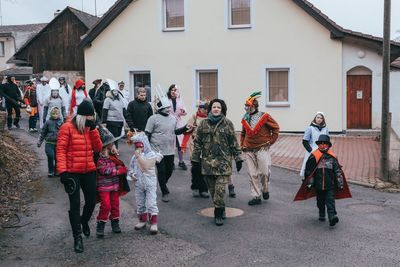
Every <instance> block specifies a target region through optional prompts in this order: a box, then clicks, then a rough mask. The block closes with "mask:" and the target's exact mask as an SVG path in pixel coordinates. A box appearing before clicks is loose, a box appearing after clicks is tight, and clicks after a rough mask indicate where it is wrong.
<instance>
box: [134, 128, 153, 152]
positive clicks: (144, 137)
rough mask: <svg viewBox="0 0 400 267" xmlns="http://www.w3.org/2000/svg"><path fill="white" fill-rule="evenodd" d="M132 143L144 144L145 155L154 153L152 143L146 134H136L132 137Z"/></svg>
mask: <svg viewBox="0 0 400 267" xmlns="http://www.w3.org/2000/svg"><path fill="white" fill-rule="evenodd" d="M131 141H132V142H133V143H135V142H142V143H143V146H144V149H143V152H144V154H148V153H152V152H153V151H152V149H151V146H150V142H149V139H148V138H147V135H146V134H145V133H144V132H140V133H135V134H134V135H133V136H132V137H131Z"/></svg>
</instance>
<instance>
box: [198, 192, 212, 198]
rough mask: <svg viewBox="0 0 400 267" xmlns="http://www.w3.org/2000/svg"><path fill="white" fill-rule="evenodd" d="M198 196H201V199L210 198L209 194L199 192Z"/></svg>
mask: <svg viewBox="0 0 400 267" xmlns="http://www.w3.org/2000/svg"><path fill="white" fill-rule="evenodd" d="M200 196H201V197H202V198H209V197H210V194H209V193H208V192H200Z"/></svg>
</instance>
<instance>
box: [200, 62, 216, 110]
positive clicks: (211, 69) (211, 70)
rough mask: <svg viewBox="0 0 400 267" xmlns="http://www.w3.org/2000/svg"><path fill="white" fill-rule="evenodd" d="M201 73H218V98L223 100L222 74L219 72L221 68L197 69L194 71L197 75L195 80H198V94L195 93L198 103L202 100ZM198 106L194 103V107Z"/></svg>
mask: <svg viewBox="0 0 400 267" xmlns="http://www.w3.org/2000/svg"><path fill="white" fill-rule="evenodd" d="M201 72H216V73H217V97H218V98H221V72H220V70H219V68H196V69H195V70H194V74H195V79H196V87H195V88H196V89H195V90H196V92H195V96H196V101H195V102H197V101H198V100H201V99H200V73H201ZM208 100H210V101H211V100H212V99H208ZM195 105H196V103H194V106H195Z"/></svg>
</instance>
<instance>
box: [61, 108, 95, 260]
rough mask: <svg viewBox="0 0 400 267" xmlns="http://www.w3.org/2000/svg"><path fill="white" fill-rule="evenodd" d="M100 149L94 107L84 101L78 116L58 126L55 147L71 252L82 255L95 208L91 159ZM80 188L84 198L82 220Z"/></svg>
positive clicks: (92, 163) (93, 165) (78, 109)
mask: <svg viewBox="0 0 400 267" xmlns="http://www.w3.org/2000/svg"><path fill="white" fill-rule="evenodd" d="M101 149H102V143H101V139H100V134H99V132H98V130H97V129H96V124H95V119H94V107H93V104H92V102H91V101H90V100H83V101H82V103H81V104H79V106H78V108H77V114H76V115H75V116H74V117H73V118H72V119H71V120H70V121H69V120H68V121H67V122H66V123H64V124H63V125H62V126H61V128H60V131H59V133H58V138H57V146H56V158H57V164H56V166H57V171H58V173H59V174H60V177H61V183H63V184H64V188H65V192H66V193H67V194H68V197H69V204H70V209H69V211H68V213H69V222H70V224H71V228H72V233H73V237H74V250H75V252H78V253H80V252H83V242H82V236H81V233H82V232H83V234H84V235H85V236H86V237H88V236H89V235H90V228H89V225H88V222H89V220H90V217H91V216H92V213H93V210H94V207H95V205H96V164H95V162H94V159H93V156H94V153H99V152H100V151H101ZM80 188H81V189H82V191H83V195H84V198H85V205H84V207H83V212H82V216H80V204H81V203H80V202H81V201H80V190H79V189H80Z"/></svg>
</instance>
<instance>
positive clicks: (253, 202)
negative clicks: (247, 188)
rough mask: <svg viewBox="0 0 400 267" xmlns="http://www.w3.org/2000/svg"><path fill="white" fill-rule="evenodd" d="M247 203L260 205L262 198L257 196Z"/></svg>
mask: <svg viewBox="0 0 400 267" xmlns="http://www.w3.org/2000/svg"><path fill="white" fill-rule="evenodd" d="M247 204H249V205H250V206H254V205H260V204H261V198H257V197H255V198H253V199H252V200H250V201H249V202H248V203H247Z"/></svg>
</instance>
